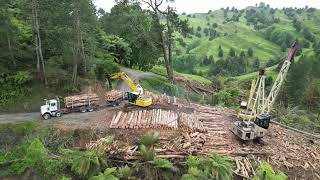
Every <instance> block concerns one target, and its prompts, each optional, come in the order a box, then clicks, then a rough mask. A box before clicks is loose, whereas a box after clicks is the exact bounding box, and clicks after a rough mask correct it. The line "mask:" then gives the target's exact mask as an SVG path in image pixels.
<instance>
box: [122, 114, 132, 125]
mask: <svg viewBox="0 0 320 180" xmlns="http://www.w3.org/2000/svg"><path fill="white" fill-rule="evenodd" d="M133 116H134V112H130V118H129V120H128V121H126V122H124V123H123V128H126V127H127V126H128V125H129V124H130V123H131V122H132V119H133Z"/></svg>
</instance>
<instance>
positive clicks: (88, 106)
mask: <svg viewBox="0 0 320 180" xmlns="http://www.w3.org/2000/svg"><path fill="white" fill-rule="evenodd" d="M99 100H100V99H99V97H98V95H96V94H81V95H76V96H67V97H65V98H64V108H61V104H60V100H59V98H58V97H57V98H55V99H50V100H47V99H45V104H44V105H42V106H41V108H40V112H41V116H42V117H43V119H45V120H48V119H50V118H51V117H61V116H62V114H66V113H71V112H82V113H85V112H92V111H94V110H95V109H96V108H97V107H98V102H99Z"/></svg>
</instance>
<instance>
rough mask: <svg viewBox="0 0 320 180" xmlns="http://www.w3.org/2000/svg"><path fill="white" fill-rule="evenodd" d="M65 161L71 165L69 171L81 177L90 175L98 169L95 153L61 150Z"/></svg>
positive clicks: (99, 165)
mask: <svg viewBox="0 0 320 180" xmlns="http://www.w3.org/2000/svg"><path fill="white" fill-rule="evenodd" d="M62 152H63V153H64V156H65V160H64V161H65V163H66V164H69V165H71V171H73V172H74V173H75V174H77V175H79V176H80V177H83V178H88V177H91V176H93V175H95V174H97V173H98V172H99V171H100V167H101V164H100V161H99V158H98V156H97V154H96V153H94V152H91V151H87V152H80V151H72V150H67V149H64V150H62Z"/></svg>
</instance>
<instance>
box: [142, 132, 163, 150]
mask: <svg viewBox="0 0 320 180" xmlns="http://www.w3.org/2000/svg"><path fill="white" fill-rule="evenodd" d="M156 143H159V133H157V132H155V133H147V134H145V135H144V136H142V138H141V140H140V144H142V145H145V146H147V147H150V146H152V145H154V144H156Z"/></svg>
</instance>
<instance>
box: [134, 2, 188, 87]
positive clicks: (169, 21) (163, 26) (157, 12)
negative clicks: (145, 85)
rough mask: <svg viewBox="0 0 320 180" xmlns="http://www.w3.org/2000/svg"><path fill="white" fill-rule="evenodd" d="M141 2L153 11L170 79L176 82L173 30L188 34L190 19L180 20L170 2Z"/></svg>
mask: <svg viewBox="0 0 320 180" xmlns="http://www.w3.org/2000/svg"><path fill="white" fill-rule="evenodd" d="M173 1H174V0H170V2H173ZM140 2H142V3H144V4H146V5H148V7H149V8H151V10H152V11H153V15H154V18H155V22H156V25H157V28H158V32H159V36H160V40H161V47H162V51H163V56H164V61H165V66H166V69H167V75H168V79H169V81H171V82H174V77H173V65H172V45H173V41H174V39H173V38H174V37H173V32H175V31H178V32H180V33H181V34H182V35H184V36H186V35H187V33H188V31H189V27H188V21H187V20H180V19H179V17H178V15H177V13H176V11H175V9H174V8H173V7H170V5H169V3H167V4H166V5H165V4H164V0H140ZM166 2H169V1H166ZM161 8H164V9H161ZM162 17H164V18H165V21H164V23H161V18H162Z"/></svg>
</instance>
